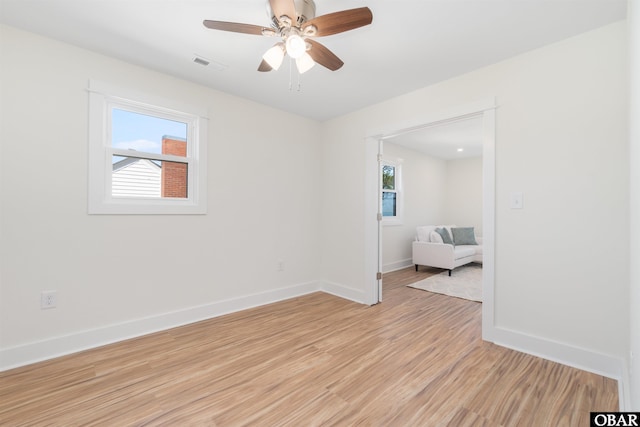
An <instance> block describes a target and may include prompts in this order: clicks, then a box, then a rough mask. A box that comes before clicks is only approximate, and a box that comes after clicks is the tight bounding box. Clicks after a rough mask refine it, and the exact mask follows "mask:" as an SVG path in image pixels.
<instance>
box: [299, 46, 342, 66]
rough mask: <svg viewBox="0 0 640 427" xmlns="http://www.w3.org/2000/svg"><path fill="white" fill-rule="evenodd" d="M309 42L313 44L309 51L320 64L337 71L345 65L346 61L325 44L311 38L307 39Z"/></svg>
mask: <svg viewBox="0 0 640 427" xmlns="http://www.w3.org/2000/svg"><path fill="white" fill-rule="evenodd" d="M307 42H308V43H309V44H311V49H309V50H308V51H307V53H308V54H309V56H311V58H312V59H313V60H314V61H316V62H317V63H318V64H320V65H322V66H323V67H326V68H328V69H330V70H331V71H335V70H337V69H339V68H340V67H342V66H343V65H344V62H342V60H341V59H340V58H338V57H337V56H336V55H335V54H334V53H333V52H331V51H330V50H329V49H327V48H326V47H325V46H324V45H322V44H320V43H318V42H316V41H313V40H311V39H307Z"/></svg>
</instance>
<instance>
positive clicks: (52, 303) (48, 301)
mask: <svg viewBox="0 0 640 427" xmlns="http://www.w3.org/2000/svg"><path fill="white" fill-rule="evenodd" d="M57 303H58V292H57V291H43V292H42V293H41V294H40V308H42V309H46V308H56V304H57Z"/></svg>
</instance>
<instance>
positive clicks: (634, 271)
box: [627, 1, 640, 411]
mask: <svg viewBox="0 0 640 427" xmlns="http://www.w3.org/2000/svg"><path fill="white" fill-rule="evenodd" d="M627 19H628V25H629V42H630V46H629V53H630V55H629V57H630V71H629V76H630V77H631V79H630V81H631V90H630V91H629V94H630V100H631V103H630V107H631V108H630V111H629V118H630V126H629V131H630V135H629V141H630V143H631V147H630V155H629V159H630V162H629V163H630V168H631V177H630V180H629V181H630V183H631V188H630V201H631V210H630V212H631V213H630V218H631V230H630V233H629V235H630V243H631V246H630V248H631V252H630V258H631V260H632V261H631V280H630V284H631V287H630V291H631V295H630V301H631V304H630V312H631V319H630V322H629V324H630V325H631V326H630V337H631V351H632V352H633V358H631V381H630V388H631V396H630V401H631V407H630V408H628V409H627V410H629V411H640V363H639V362H638V361H639V360H640V262H638V260H639V259H640V5H638V2H635V1H630V2H629V10H628V13H627Z"/></svg>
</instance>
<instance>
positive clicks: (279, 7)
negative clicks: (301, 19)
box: [269, 0, 296, 23]
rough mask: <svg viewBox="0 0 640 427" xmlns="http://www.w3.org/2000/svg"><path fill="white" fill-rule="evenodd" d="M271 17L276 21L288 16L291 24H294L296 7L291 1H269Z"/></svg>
mask: <svg viewBox="0 0 640 427" xmlns="http://www.w3.org/2000/svg"><path fill="white" fill-rule="evenodd" d="M269 5H270V6H271V10H272V11H273V15H274V16H275V17H276V19H277V20H278V21H280V17H281V16H283V15H284V16H288V17H289V18H290V19H291V22H294V23H295V22H296V5H295V4H294V3H293V0H269Z"/></svg>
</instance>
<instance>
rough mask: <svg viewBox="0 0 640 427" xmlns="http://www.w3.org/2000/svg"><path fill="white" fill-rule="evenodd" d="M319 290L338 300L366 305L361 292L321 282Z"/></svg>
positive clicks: (364, 296) (336, 284) (365, 298)
mask: <svg viewBox="0 0 640 427" xmlns="http://www.w3.org/2000/svg"><path fill="white" fill-rule="evenodd" d="M320 290H321V291H323V292H326V293H328V294H331V295H335V296H337V297H340V298H344V299H348V300H351V301H354V302H357V303H360V304H366V302H365V301H367V297H366V295H365V293H364V291H362V290H358V289H353V288H349V287H347V286H344V285H341V284H339V283H334V282H327V281H324V282H321V284H320Z"/></svg>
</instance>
